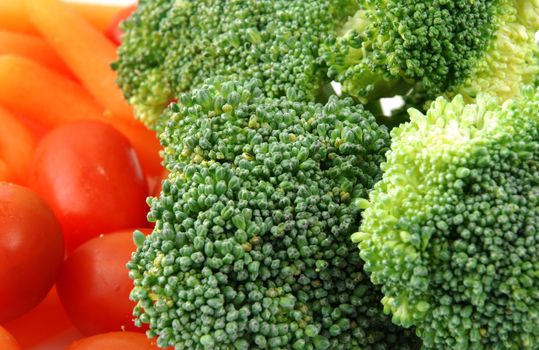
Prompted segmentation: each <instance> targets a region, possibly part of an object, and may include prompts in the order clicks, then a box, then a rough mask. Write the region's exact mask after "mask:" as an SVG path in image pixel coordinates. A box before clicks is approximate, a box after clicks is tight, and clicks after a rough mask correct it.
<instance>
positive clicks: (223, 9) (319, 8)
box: [114, 0, 357, 125]
mask: <svg viewBox="0 0 539 350" xmlns="http://www.w3.org/2000/svg"><path fill="white" fill-rule="evenodd" d="M356 9H357V1H355V0H322V1H320V0H293V1H291V0H277V1H267V0H265V1H258V0H243V1H238V0H234V1H230V0H205V1H193V0H179V1H178V0H152V1H149V0H142V1H140V2H139V6H138V9H137V11H136V12H135V13H134V15H133V16H132V17H131V19H129V20H127V21H125V22H124V25H123V28H124V31H125V35H124V36H123V42H122V45H121V46H120V48H119V61H118V62H117V63H116V64H115V65H114V66H115V69H116V70H117V71H118V75H119V84H120V86H121V87H122V89H123V91H124V93H125V95H126V97H127V98H128V100H129V101H130V103H131V104H132V105H134V106H135V109H136V111H137V112H138V115H139V117H140V118H141V119H142V120H143V121H145V122H146V123H147V124H148V125H154V123H155V120H156V119H158V117H159V116H160V113H161V112H162V111H163V110H164V109H165V107H166V106H167V104H168V103H169V101H170V100H171V99H173V98H174V97H176V96H177V95H178V94H179V93H181V92H184V91H187V90H189V89H191V88H196V87H200V85H201V84H202V83H203V82H204V81H205V80H206V79H208V78H211V77H214V76H225V75H226V76H229V77H230V79H240V80H250V79H253V78H257V79H259V80H261V81H263V82H264V86H263V90H264V92H265V94H266V95H267V96H269V97H280V96H284V95H286V91H287V90H288V89H289V88H290V87H294V88H295V89H296V91H297V92H298V94H297V96H295V99H297V100H314V99H315V97H316V95H317V94H318V92H319V91H320V90H321V89H322V88H323V86H325V85H326V84H327V83H329V81H330V80H329V79H328V78H327V77H326V73H325V72H326V70H325V69H321V66H322V62H321V60H320V58H319V55H318V50H319V46H320V44H321V41H322V40H323V38H324V36H323V35H326V34H325V33H328V34H329V33H333V32H336V30H337V29H336V28H340V27H342V25H343V24H344V23H345V21H346V20H347V18H348V16H349V15H350V14H353V13H354V12H355V10H356Z"/></svg>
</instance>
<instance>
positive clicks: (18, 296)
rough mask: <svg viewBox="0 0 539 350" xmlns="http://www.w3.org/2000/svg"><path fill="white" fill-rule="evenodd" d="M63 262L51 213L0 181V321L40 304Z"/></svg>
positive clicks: (21, 189) (28, 195) (39, 201)
mask: <svg viewBox="0 0 539 350" xmlns="http://www.w3.org/2000/svg"><path fill="white" fill-rule="evenodd" d="M63 259H64V240H63V237H62V231H61V228H60V225H59V223H58V221H57V220H56V218H55V217H54V214H53V213H52V210H51V209H50V208H49V207H48V206H47V204H45V202H44V201H43V200H42V199H41V198H40V197H39V196H38V195H37V194H36V193H34V192H33V191H31V190H30V189H28V188H25V187H22V186H19V185H14V184H10V183H6V182H0V322H5V321H8V320H11V319H14V318H16V317H18V316H20V315H22V314H23V313H25V312H27V311H29V310H31V309H32V308H33V307H35V306H36V305H37V304H39V302H40V301H41V300H42V299H43V298H45V296H46V295H47V292H48V291H49V290H50V289H51V287H52V286H53V284H54V281H55V279H56V277H57V275H58V273H59V272H60V269H61V266H62V262H63Z"/></svg>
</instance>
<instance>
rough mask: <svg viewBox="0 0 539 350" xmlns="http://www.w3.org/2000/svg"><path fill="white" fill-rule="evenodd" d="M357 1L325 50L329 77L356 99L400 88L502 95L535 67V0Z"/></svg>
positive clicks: (538, 5) (538, 17) (427, 95)
mask: <svg viewBox="0 0 539 350" xmlns="http://www.w3.org/2000/svg"><path fill="white" fill-rule="evenodd" d="M359 2H360V4H361V5H360V6H361V10H360V11H358V12H357V13H356V15H355V16H354V17H353V18H351V19H350V20H349V22H348V23H347V24H346V25H345V28H346V29H345V30H344V31H343V32H342V33H341V37H340V38H338V39H337V41H336V42H333V41H331V40H329V41H328V44H327V45H325V53H323V57H324V59H325V61H326V62H327V63H328V65H329V75H330V77H331V78H333V79H334V80H337V81H339V82H342V84H343V91H344V92H346V93H348V94H350V95H352V96H356V97H358V98H359V99H360V100H361V101H362V102H368V101H370V100H372V99H375V98H378V97H380V96H393V95H395V94H401V95H402V94H406V93H412V94H418V95H419V97H420V100H423V101H425V99H426V100H432V99H434V98H435V97H437V96H439V95H442V94H444V95H446V96H454V95H456V94H462V95H463V96H464V97H465V100H466V101H467V102H472V101H473V100H474V99H475V97H476V96H477V94H478V93H480V92H488V93H489V94H493V95H497V96H499V97H500V98H502V99H508V98H512V97H516V96H518V95H519V93H520V90H521V87H522V85H523V84H527V83H530V82H532V81H533V76H534V74H536V73H537V72H538V68H539V64H538V62H537V60H536V59H535V58H534V53H535V52H536V51H537V47H536V45H535V42H534V34H535V32H536V31H537V30H539V2H538V1H537V0H532V1H530V0H452V1H449V0H433V1H418V0H383V1H382V0H371V1H369V0H362V1H359ZM409 90H411V92H410V91H409ZM412 100H414V98H412Z"/></svg>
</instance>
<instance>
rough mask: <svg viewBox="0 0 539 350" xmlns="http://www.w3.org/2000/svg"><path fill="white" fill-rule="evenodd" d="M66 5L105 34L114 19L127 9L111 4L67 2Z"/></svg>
mask: <svg viewBox="0 0 539 350" xmlns="http://www.w3.org/2000/svg"><path fill="white" fill-rule="evenodd" d="M66 4H67V5H68V6H69V7H70V8H72V9H74V10H75V11H76V12H77V13H80V14H81V15H82V16H83V17H84V18H86V20H88V22H90V23H91V24H92V25H93V26H94V28H96V29H99V30H100V31H102V32H105V31H106V30H107V29H108V27H109V26H110V23H111V22H112V21H113V20H114V17H115V16H116V15H117V14H118V13H119V12H120V11H122V9H123V8H124V7H125V6H118V5H110V4H109V5H101V4H92V3H91V2H90V1H89V2H67V3H66Z"/></svg>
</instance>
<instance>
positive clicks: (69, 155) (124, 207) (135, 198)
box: [30, 121, 148, 251]
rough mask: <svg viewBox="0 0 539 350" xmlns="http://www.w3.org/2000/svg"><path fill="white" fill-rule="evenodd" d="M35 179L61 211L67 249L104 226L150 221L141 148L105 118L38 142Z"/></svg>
mask: <svg viewBox="0 0 539 350" xmlns="http://www.w3.org/2000/svg"><path fill="white" fill-rule="evenodd" d="M30 183H31V184H32V186H33V188H35V190H36V192H38V193H39V194H41V196H42V197H43V198H44V199H45V201H46V202H47V203H49V205H50V206H51V208H52V209H53V211H54V213H55V214H56V216H57V217H58V219H59V221H60V224H61V226H62V229H63V232H64V236H65V240H66V246H67V249H68V251H72V250H73V249H74V248H75V247H77V246H78V245H80V244H81V243H82V242H85V241H87V240H88V239H90V238H92V237H95V236H97V235H98V234H100V233H102V232H112V231H116V230H121V229H125V228H131V227H141V226H142V227H143V226H145V224H146V213H147V211H148V206H147V204H146V197H147V195H148V187H147V183H146V178H145V175H144V174H143V172H142V169H141V166H140V163H139V160H138V158H137V155H136V152H135V150H134V148H133V147H132V145H131V144H130V143H129V141H128V140H127V139H126V138H125V137H124V136H123V135H122V134H121V133H120V132H118V131H116V130H115V129H114V128H112V127H111V126H109V125H106V124H104V123H101V122H96V121H84V122H77V123H72V124H67V125H65V126H61V127H59V128H57V129H54V130H53V131H51V132H50V133H48V134H47V135H46V136H45V137H44V138H43V139H42V140H41V142H40V143H39V144H38V146H37V148H36V151H35V156H34V160H33V165H32V168H31V171H30Z"/></svg>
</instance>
